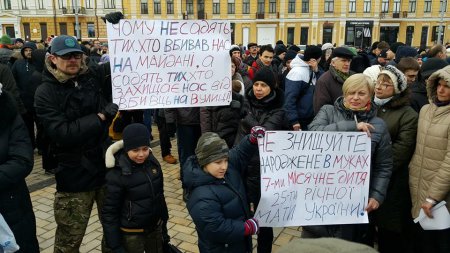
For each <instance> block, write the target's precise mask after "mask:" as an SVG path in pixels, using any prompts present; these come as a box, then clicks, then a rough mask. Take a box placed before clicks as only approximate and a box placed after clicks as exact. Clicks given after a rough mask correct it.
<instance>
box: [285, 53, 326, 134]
mask: <svg viewBox="0 0 450 253" xmlns="http://www.w3.org/2000/svg"><path fill="white" fill-rule="evenodd" d="M321 57H322V49H321V48H320V47H318V46H308V47H307V48H306V50H305V53H304V56H303V60H302V59H300V57H296V58H295V59H293V60H292V62H291V67H292V69H291V71H289V74H288V75H287V76H286V83H285V85H286V87H285V89H286V92H285V93H284V97H285V103H284V108H285V110H286V117H287V119H288V121H289V124H290V126H291V127H292V129H294V130H295V131H298V130H307V126H308V125H309V123H311V121H312V120H313V118H314V110H313V106H312V105H313V94H314V89H315V85H316V81H317V79H318V78H319V77H320V75H321V74H322V71H320V70H319V61H320V58H321Z"/></svg>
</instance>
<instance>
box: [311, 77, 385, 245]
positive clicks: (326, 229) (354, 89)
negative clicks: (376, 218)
mask: <svg viewBox="0 0 450 253" xmlns="http://www.w3.org/2000/svg"><path fill="white" fill-rule="evenodd" d="M342 91H343V96H341V97H339V98H337V99H336V101H335V103H334V105H324V106H322V108H321V109H320V110H319V112H318V114H317V115H316V117H315V118H314V120H313V121H312V122H311V124H310V125H309V126H308V129H309V130H311V131H340V132H353V131H363V132H366V133H367V135H368V136H369V137H370V139H371V171H370V187H369V200H368V203H367V205H366V207H365V211H367V213H369V219H370V216H371V214H370V213H371V212H372V211H374V210H377V209H378V207H379V206H380V205H381V204H382V203H383V201H384V199H385V197H386V189H387V187H388V184H389V179H390V177H391V174H392V149H391V144H390V141H391V140H390V137H389V132H388V129H387V127H386V124H385V123H384V121H383V120H382V119H380V118H378V117H376V108H375V107H374V106H373V105H372V102H371V98H372V96H373V93H374V87H373V85H372V81H371V80H370V78H369V77H368V76H366V75H364V74H354V75H352V76H350V77H349V78H347V80H346V81H345V82H344V85H343V86H342ZM302 237H304V238H318V237H337V238H341V239H345V240H349V241H353V242H358V243H365V244H367V245H370V246H373V238H371V237H372V236H371V233H370V230H369V225H368V224H349V225H321V226H306V227H304V228H303V233H302Z"/></svg>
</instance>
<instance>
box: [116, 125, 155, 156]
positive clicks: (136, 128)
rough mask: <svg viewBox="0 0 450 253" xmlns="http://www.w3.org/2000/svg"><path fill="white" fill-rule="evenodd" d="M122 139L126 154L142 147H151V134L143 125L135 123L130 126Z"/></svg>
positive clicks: (125, 130)
mask: <svg viewBox="0 0 450 253" xmlns="http://www.w3.org/2000/svg"><path fill="white" fill-rule="evenodd" d="M122 137H123V149H124V150H125V152H128V151H130V150H132V149H135V148H139V147H142V146H148V147H150V133H149V132H148V129H147V127H146V126H145V125H143V124H140V123H133V124H130V125H128V126H127V127H125V129H124V130H123V132H122Z"/></svg>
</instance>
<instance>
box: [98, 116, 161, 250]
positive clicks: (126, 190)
mask: <svg viewBox="0 0 450 253" xmlns="http://www.w3.org/2000/svg"><path fill="white" fill-rule="evenodd" d="M106 166H107V167H108V168H112V169H111V170H109V171H108V173H107V174H106V194H105V202H104V205H103V209H102V217H101V218H102V225H103V230H104V231H105V238H106V243H107V244H108V246H109V247H110V248H111V249H112V250H113V251H114V252H133V253H139V252H144V250H145V252H154V253H162V249H163V248H162V247H163V231H164V229H165V228H163V226H164V224H166V222H167V220H168V211H167V205H166V201H165V198H164V187H163V174H162V170H161V166H160V164H159V162H158V160H156V158H155V157H154V156H153V154H152V153H151V149H150V133H149V132H148V130H147V128H146V127H145V125H143V124H138V123H134V124H131V125H129V126H127V127H126V128H125V130H124V131H123V141H118V142H116V143H114V144H113V145H111V146H110V147H109V148H108V151H107V154H106Z"/></svg>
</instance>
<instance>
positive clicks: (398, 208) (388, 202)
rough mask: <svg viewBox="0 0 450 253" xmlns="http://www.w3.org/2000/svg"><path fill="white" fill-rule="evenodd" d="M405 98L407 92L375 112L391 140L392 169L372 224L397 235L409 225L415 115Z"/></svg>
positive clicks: (415, 132)
mask: <svg viewBox="0 0 450 253" xmlns="http://www.w3.org/2000/svg"><path fill="white" fill-rule="evenodd" d="M408 95H409V89H407V90H406V91H404V92H402V93H401V94H399V95H396V96H394V98H392V100H391V101H389V102H388V103H387V104H385V105H383V106H381V107H379V108H378V111H377V116H378V117H379V118H381V119H383V120H384V122H385V123H386V125H387V128H388V131H389V134H390V136H391V142H392V157H393V162H394V166H393V170H392V176H391V180H390V182H389V187H388V190H387V194H386V199H385V201H384V203H383V205H381V206H380V208H379V209H378V210H377V211H376V212H375V216H376V224H377V226H379V227H382V228H384V229H388V230H390V231H395V232H398V233H401V232H405V230H404V229H405V227H404V224H405V223H406V222H411V221H412V217H411V214H410V211H411V198H410V197H409V184H408V179H409V169H408V164H409V162H410V161H411V157H412V155H413V153H414V148H415V144H416V134H417V120H418V117H419V115H418V114H417V113H416V112H415V111H414V110H413V109H412V108H411V107H410V106H409V96H408Z"/></svg>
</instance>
